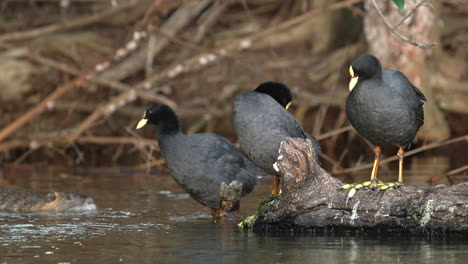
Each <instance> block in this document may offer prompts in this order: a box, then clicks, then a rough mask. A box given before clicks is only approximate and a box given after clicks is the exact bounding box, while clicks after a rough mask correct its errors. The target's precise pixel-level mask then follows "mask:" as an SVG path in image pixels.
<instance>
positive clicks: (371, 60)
mask: <svg viewBox="0 0 468 264" xmlns="http://www.w3.org/2000/svg"><path fill="white" fill-rule="evenodd" d="M349 74H350V75H351V81H350V82H349V90H350V91H352V90H353V88H354V86H355V85H356V83H357V82H358V80H366V79H371V78H379V79H381V78H382V65H381V64H380V61H379V60H378V59H377V58H376V57H375V56H373V55H370V54H364V55H361V56H359V58H357V59H355V60H354V61H353V63H352V64H351V66H350V67H349Z"/></svg>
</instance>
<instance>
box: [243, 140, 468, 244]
mask: <svg viewBox="0 0 468 264" xmlns="http://www.w3.org/2000/svg"><path fill="white" fill-rule="evenodd" d="M315 156H316V153H315V151H314V149H313V147H312V144H311V142H310V141H309V140H302V139H291V138H287V139H286V140H285V141H283V142H282V143H281V147H280V150H279V156H278V161H277V162H276V167H277V169H278V170H279V171H280V172H281V174H282V175H283V177H282V178H281V182H282V194H281V195H280V196H279V198H278V199H275V200H273V201H271V202H269V203H268V204H267V206H266V207H265V209H264V210H263V211H262V212H260V213H259V214H258V215H256V221H255V222H254V223H253V224H252V225H251V226H252V227H253V229H254V230H256V231H262V230H263V231H266V230H270V231H271V230H275V229H277V230H278V229H279V230H281V229H287V230H291V229H295V230H311V231H312V230H317V231H318V230H324V231H333V232H340V231H345V232H346V231H361V230H363V231H366V230H367V231H372V230H375V231H378V232H403V233H406V232H408V233H415V232H423V233H424V232H430V233H431V234H434V232H435V233H436V234H446V233H449V232H450V233H457V234H464V235H466V234H468V184H467V183H463V184H458V185H454V186H442V185H441V186H435V187H433V186H402V187H400V188H399V189H388V190H386V191H379V192H375V191H374V190H366V189H361V190H358V191H357V193H356V194H355V195H354V197H353V198H352V199H351V200H350V201H349V202H348V205H346V204H345V203H346V197H347V195H348V191H349V190H344V189H341V186H342V183H341V181H340V180H338V179H336V178H334V177H332V176H330V175H329V174H328V173H327V172H326V171H324V170H323V169H322V168H321V167H320V166H319V165H318V164H317V163H316V162H315ZM262 206H265V205H262Z"/></svg>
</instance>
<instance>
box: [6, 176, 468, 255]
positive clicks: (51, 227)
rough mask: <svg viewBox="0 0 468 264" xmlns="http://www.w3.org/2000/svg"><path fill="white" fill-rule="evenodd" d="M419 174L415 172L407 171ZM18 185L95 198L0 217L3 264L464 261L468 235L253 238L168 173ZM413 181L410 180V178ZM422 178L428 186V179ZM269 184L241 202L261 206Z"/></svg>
mask: <svg viewBox="0 0 468 264" xmlns="http://www.w3.org/2000/svg"><path fill="white" fill-rule="evenodd" d="M408 175H411V173H408ZM4 177H5V178H11V179H14V180H13V182H12V183H13V184H14V185H15V186H16V187H24V188H28V189H33V190H35V191H38V192H42V193H46V192H49V191H52V190H58V191H66V190H75V191H80V192H83V193H85V194H87V195H89V196H91V197H93V198H94V199H95V201H96V203H97V205H98V206H99V208H100V209H99V210H98V211H97V212H95V213H89V214H82V215H76V214H5V213H2V214H0V263H85V262H89V263H98V262H102V263H117V262H129V263H175V262H178V263H240V262H246V263H316V262H323V263H369V262H371V263H415V262H416V263H440V262H444V263H466V260H467V259H468V250H467V242H468V239H466V240H463V239H462V240H460V239H459V240H452V239H448V238H445V239H443V238H440V239H428V238H425V237H419V236H418V237H412V236H406V237H392V236H368V235H366V234H360V235H354V236H336V235H335V236H333V235H323V234H322V235H314V234H312V233H294V232H283V233H279V234H254V233H251V232H248V231H242V230H239V229H238V228H237V226H236V225H235V224H221V225H217V224H214V223H212V222H211V219H210V215H209V213H210V211H209V210H208V209H206V208H204V207H203V206H201V205H199V204H198V203H196V202H195V201H193V200H192V199H191V198H190V197H189V196H188V195H187V194H185V193H184V192H183V191H182V190H181V189H180V188H179V187H178V186H177V184H176V183H175V182H174V181H173V180H172V178H170V176H168V175H164V174H160V175H140V174H139V175H132V174H122V173H118V174H113V173H101V174H93V175H70V174H67V173H63V172H62V173H60V172H57V171H53V170H47V171H33V170H24V171H23V170H18V169H15V170H8V171H4ZM408 177H411V176H408ZM420 184H421V183H420ZM270 187H271V182H270V179H263V180H261V184H260V185H259V186H258V187H257V188H256V189H255V191H254V192H253V193H252V194H250V195H248V196H247V197H246V198H245V199H243V200H242V203H241V214H242V215H244V216H247V215H249V214H251V213H253V212H254V210H255V207H256V205H257V201H258V199H259V198H260V197H263V196H265V195H267V194H268V192H269V191H270Z"/></svg>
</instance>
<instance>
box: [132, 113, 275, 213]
mask: <svg viewBox="0 0 468 264" xmlns="http://www.w3.org/2000/svg"><path fill="white" fill-rule="evenodd" d="M147 123H148V124H152V125H156V126H158V135H157V136H158V144H159V148H160V151H161V154H162V156H163V157H164V159H165V160H166V163H167V167H168V168H169V171H170V173H171V176H172V177H173V178H174V180H175V181H176V182H177V183H178V184H179V185H180V186H181V187H182V188H183V189H184V190H185V191H186V192H187V193H189V194H190V195H191V196H192V198H193V199H195V200H197V201H198V202H199V203H201V204H203V205H205V206H207V207H209V208H211V209H212V210H215V209H217V207H218V201H219V189H220V187H221V183H222V182H225V183H226V184H230V183H231V182H232V181H234V180H237V181H240V182H241V183H242V185H243V187H242V195H243V196H244V195H246V194H248V193H249V192H251V191H252V190H253V188H254V187H255V185H256V184H257V176H266V174H265V173H264V172H263V171H262V170H261V169H259V168H258V167H257V166H256V165H255V164H254V163H252V162H251V161H250V160H249V159H247V158H246V157H244V156H243V155H242V154H241V153H240V152H239V151H238V150H237V149H236V148H235V147H234V145H233V144H232V143H231V142H229V141H228V140H227V139H225V138H223V137H221V136H218V135H216V134H213V133H202V134H191V135H185V134H184V133H182V131H181V130H180V126H179V120H178V118H177V115H176V113H175V112H174V111H173V110H172V109H171V108H170V107H169V106H167V105H153V106H151V107H149V108H148V109H147V110H146V112H145V114H144V117H143V119H142V120H141V121H140V122H139V123H138V126H137V129H139V128H141V127H143V126H144V125H146V124H147ZM213 213H214V211H213Z"/></svg>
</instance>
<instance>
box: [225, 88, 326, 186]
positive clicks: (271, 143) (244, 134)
mask: <svg viewBox="0 0 468 264" xmlns="http://www.w3.org/2000/svg"><path fill="white" fill-rule="evenodd" d="M291 101H292V97H291V93H290V91H289V88H288V87H287V86H286V85H284V84H282V83H278V82H265V83H262V84H260V86H258V87H257V89H255V90H254V91H250V92H246V93H243V94H241V95H239V96H238V97H237V98H236V100H235V101H234V108H233V114H234V127H235V129H236V132H237V135H238V137H239V144H240V147H241V149H242V151H243V152H244V153H245V154H246V155H247V157H249V158H250V159H251V160H252V161H253V162H255V164H257V165H258V166H259V167H260V168H262V169H263V170H264V171H266V172H268V173H269V174H271V175H274V182H273V183H274V186H273V192H272V193H277V188H278V184H279V178H278V176H279V175H278V172H277V171H275V169H274V168H273V164H274V163H275V162H276V159H277V157H278V151H279V147H280V143H281V141H284V140H285V139H286V137H291V138H303V139H310V140H311V141H312V144H313V146H314V148H315V150H316V151H317V152H319V151H320V146H319V144H318V142H317V140H316V139H315V138H314V137H313V136H311V135H309V134H308V133H306V132H305V131H304V130H303V129H302V127H301V125H299V123H298V122H297V120H296V118H294V116H293V115H292V114H291V113H289V112H288V111H287V110H286V109H287V107H288V106H289V104H290V103H291Z"/></svg>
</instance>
